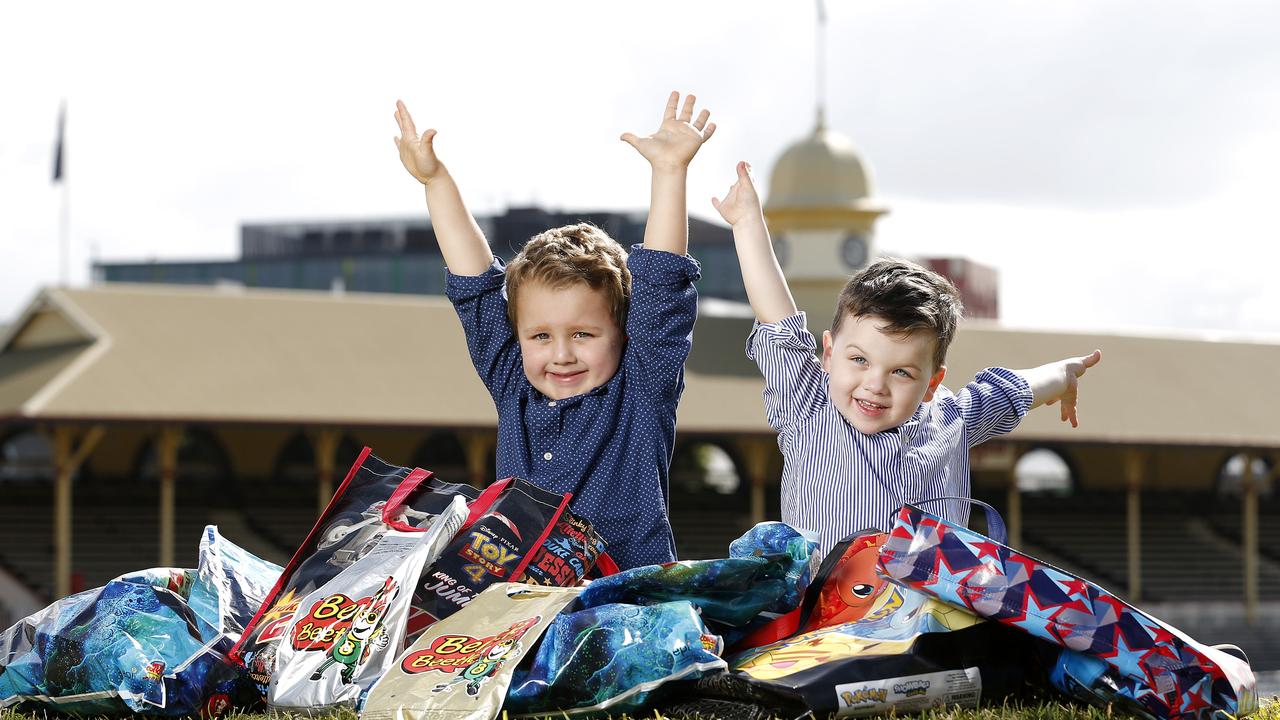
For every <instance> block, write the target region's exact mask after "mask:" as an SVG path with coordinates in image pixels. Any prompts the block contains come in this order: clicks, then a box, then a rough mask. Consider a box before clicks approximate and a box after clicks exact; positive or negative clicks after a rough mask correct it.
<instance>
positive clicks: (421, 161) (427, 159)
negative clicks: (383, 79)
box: [395, 100, 444, 185]
mask: <svg viewBox="0 0 1280 720" xmlns="http://www.w3.org/2000/svg"><path fill="white" fill-rule="evenodd" d="M396 122H397V123H398V124H399V125H400V136H399V137H397V138H395V141H396V148H398V149H399V150H400V162H402V163H404V169H405V170H408V171H409V174H410V175H412V176H414V177H415V178H417V179H418V182H420V183H422V184H423V185H426V184H427V183H428V182H429V181H430V180H431V179H432V178H433V177H435V176H436V175H437V174H438V173H439V172H440V170H441V169H442V168H443V167H444V165H443V164H441V162H440V159H439V158H437V157H436V150H435V147H434V146H433V145H432V140H433V139H434V138H435V136H436V131H435V130H428V131H426V132H424V133H422V137H421V138H419V137H418V129H417V128H416V127H414V125H413V116H411V115H410V114H409V110H408V108H406V107H405V106H404V103H403V102H401V101H399V100H397V101H396Z"/></svg>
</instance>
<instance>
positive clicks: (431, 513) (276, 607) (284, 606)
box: [232, 447, 480, 699]
mask: <svg viewBox="0 0 1280 720" xmlns="http://www.w3.org/2000/svg"><path fill="white" fill-rule="evenodd" d="M479 494H480V493H479V491H478V490H475V489H474V488H472V487H470V486H467V485H457V484H453V483H445V482H441V481H440V480H438V479H436V478H435V477H434V476H433V474H432V473H430V472H428V471H426V470H422V469H419V468H405V467H400V466H398V465H392V464H390V463H388V462H386V461H384V460H382V459H381V458H379V457H378V456H376V455H374V454H373V453H372V452H371V451H370V450H369V448H367V447H366V448H364V449H363V450H362V451H361V452H360V455H359V456H358V457H357V458H356V461H355V463H354V464H353V465H352V466H351V469H350V470H349V471H348V472H347V475H346V477H345V478H344V479H343V481H342V484H341V485H340V486H339V487H338V489H337V491H336V492H335V493H334V496H333V499H332V500H330V501H329V505H328V506H327V507H326V508H325V510H324V512H322V513H321V514H320V518H319V519H318V520H317V521H316V524H315V525H314V526H313V527H312V529H311V532H310V533H308V534H307V537H306V539H305V540H304V541H303V542H302V545H300V546H299V547H298V549H297V551H296V552H294V554H293V558H292V559H291V560H290V561H289V564H288V565H286V566H285V569H284V572H283V573H282V574H281V575H280V579H279V581H278V582H277V583H276V586H275V587H274V588H272V590H271V592H270V593H269V594H268V596H267V599H266V601H265V602H264V603H263V604H262V606H261V608H260V609H259V610H258V612H257V614H256V615H255V616H254V617H253V620H252V621H251V622H250V623H249V626H248V627H247V628H246V630H245V633H244V635H243V636H242V637H241V639H240V642H238V643H237V644H236V647H235V648H234V649H233V650H232V659H233V660H235V661H236V662H238V663H240V664H241V665H244V666H245V667H246V668H248V670H249V674H250V676H251V677H252V678H253V679H254V682H255V683H257V684H258V686H259V688H260V689H261V691H262V696H263V698H264V699H265V697H266V692H267V685H268V684H269V683H270V681H271V672H272V669H273V668H274V667H275V645H276V643H277V642H278V641H279V640H280V638H281V637H283V635H284V630H285V628H286V627H287V626H288V625H289V622H290V621H291V620H292V619H293V613H294V611H295V610H296V609H297V607H298V600H299V599H300V598H301V597H302V596H303V595H306V594H308V593H310V592H312V591H314V590H315V589H316V588H318V587H320V586H321V585H324V584H325V583H326V582H328V581H329V580H332V579H333V578H334V577H336V576H337V575H338V573H340V572H342V570H343V569H344V568H347V567H349V566H350V565H351V564H352V563H354V562H355V561H356V560H357V559H359V558H360V557H362V556H363V555H364V554H365V553H367V552H368V551H369V550H370V549H371V548H372V547H373V546H374V545H375V544H377V541H378V539H379V538H381V537H382V534H383V533H385V532H386V531H387V530H388V529H390V528H392V527H394V526H396V524H402V525H403V526H404V527H413V526H421V525H424V524H426V523H427V522H429V521H430V519H431V518H433V517H435V516H437V515H439V514H440V513H442V512H444V510H445V508H447V507H448V506H449V505H450V503H451V502H452V500H453V498H454V497H457V496H461V497H463V498H464V499H465V500H467V501H472V500H475V499H476V498H477V497H479ZM393 496H394V497H395V498H396V501H395V502H391V500H392V498H393ZM388 507H391V508H392V512H387V508H388Z"/></svg>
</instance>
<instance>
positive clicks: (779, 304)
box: [711, 162, 796, 323]
mask: <svg viewBox="0 0 1280 720" xmlns="http://www.w3.org/2000/svg"><path fill="white" fill-rule="evenodd" d="M737 170H738V179H737V181H736V182H734V183H733V187H730V188H729V192H728V194H726V195H725V196H724V199H723V200H717V199H716V198H711V204H712V205H714V206H715V208H716V211H717V212H719V213H720V217H722V218H724V221H725V222H727V223H729V225H731V226H732V227H733V244H734V246H735V247H736V248H737V249H738V264H739V265H740V266H741V267H742V282H743V284H744V285H745V286H746V288H747V299H748V300H749V301H750V302H751V309H752V310H753V311H754V312H755V314H756V319H758V320H759V321H760V322H764V323H774V322H778V321H779V320H782V319H783V318H787V317H791V316H792V315H795V314H796V301H795V300H794V299H793V298H792V297H791V288H790V287H788V286H787V278H786V276H784V275H783V274H782V268H781V267H780V266H779V265H778V258H777V257H776V256H775V255H774V254H773V242H772V241H770V239H769V228H768V227H767V226H766V225H765V223H764V211H763V210H762V209H761V207H760V196H759V194H757V193H756V186H755V180H754V178H753V177H752V175H751V166H750V165H748V164H747V163H745V162H740V163H738V167H737Z"/></svg>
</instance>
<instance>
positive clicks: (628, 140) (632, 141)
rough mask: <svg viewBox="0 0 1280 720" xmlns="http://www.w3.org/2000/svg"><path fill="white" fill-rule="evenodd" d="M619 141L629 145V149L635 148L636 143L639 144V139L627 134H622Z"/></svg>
mask: <svg viewBox="0 0 1280 720" xmlns="http://www.w3.org/2000/svg"><path fill="white" fill-rule="evenodd" d="M619 140H621V141H622V142H624V143H626V144H628V145H630V146H631V147H636V143H637V142H639V140H640V138H638V137H636V136H635V135H634V134H633V133H629V132H628V133H622V137H620V138H619ZM637 149H639V148H637Z"/></svg>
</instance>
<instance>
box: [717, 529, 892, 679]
mask: <svg viewBox="0 0 1280 720" xmlns="http://www.w3.org/2000/svg"><path fill="white" fill-rule="evenodd" d="M886 537H888V536H887V535H886V534H885V533H882V532H878V531H876V530H864V531H863V532H861V533H857V534H854V535H851V536H849V537H847V538H845V539H844V540H842V541H841V542H839V543H837V544H836V546H835V547H833V548H832V549H831V551H830V552H828V553H827V554H826V556H825V557H824V558H823V559H822V564H821V565H820V566H819V567H818V571H817V572H816V573H814V575H813V580H812V581H811V582H810V583H809V584H808V586H807V588H806V589H805V594H804V598H803V599H802V600H801V602H800V604H799V607H796V608H795V609H794V610H791V611H790V612H788V613H786V614H784V615H782V616H781V617H778V618H776V619H774V620H772V621H771V622H769V623H768V624H766V625H763V626H761V627H758V628H756V629H754V630H752V631H751V633H750V634H748V635H747V636H746V637H744V638H742V639H741V640H739V641H738V642H736V643H735V644H734V645H733V646H732V647H731V648H729V651H730V652H731V653H736V652H741V651H743V650H748V649H750V648H754V647H760V646H761V645H768V644H769V643H774V642H777V641H779V640H784V639H786V638H788V637H791V636H793V635H796V634H799V633H801V632H809V631H811V630H817V629H818V628H822V627H828V626H831V625H838V624H841V623H846V622H852V621H854V620H857V619H859V618H861V617H862V616H863V615H864V614H865V613H866V610H867V608H868V607H869V606H870V605H871V603H872V602H874V601H875V597H876V595H877V594H878V592H879V591H880V589H881V587H882V586H883V585H884V584H885V580H884V578H882V577H880V576H879V575H878V574H877V573H876V561H877V560H878V559H879V557H880V546H881V545H883V544H884V541H885V539H886Z"/></svg>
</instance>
